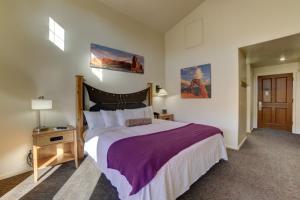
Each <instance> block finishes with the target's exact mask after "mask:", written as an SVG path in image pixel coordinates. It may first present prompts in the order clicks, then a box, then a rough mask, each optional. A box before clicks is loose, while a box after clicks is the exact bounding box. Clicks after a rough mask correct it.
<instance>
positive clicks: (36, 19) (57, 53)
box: [0, 0, 164, 179]
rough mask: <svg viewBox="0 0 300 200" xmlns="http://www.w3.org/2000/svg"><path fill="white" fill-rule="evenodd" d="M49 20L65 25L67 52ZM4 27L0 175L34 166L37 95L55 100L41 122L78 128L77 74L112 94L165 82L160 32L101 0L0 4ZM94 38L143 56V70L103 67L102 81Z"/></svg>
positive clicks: (30, 0)
mask: <svg viewBox="0 0 300 200" xmlns="http://www.w3.org/2000/svg"><path fill="white" fill-rule="evenodd" d="M48 17H52V18H53V19H54V20H56V21H57V22H58V23H59V24H60V25H61V26H63V28H64V29H65V36H66V41H65V51H64V52H62V51H61V50H60V49H58V48H57V47H56V46H54V45H53V44H52V43H50V42H49V41H48ZM0 27H1V28H0V38H1V48H0V127H1V130H0V135H1V139H0V179H1V178H5V177H8V176H11V175H14V174H17V173H19V172H22V171H24V170H28V169H29V168H28V167H27V164H26V154H27V152H28V150H29V149H30V148H31V144H32V138H31V131H32V129H33V128H34V126H35V125H36V124H35V122H36V114H35V112H33V111H31V109H30V100H31V99H32V98H36V97H37V96H40V95H44V96H46V97H47V98H50V99H53V101H54V102H53V103H54V109H53V110H51V111H47V112H46V113H44V115H43V122H44V124H46V125H49V126H57V125H66V124H73V125H74V124H75V112H74V110H75V79H74V75H76V74H82V75H84V76H85V77H86V79H87V80H88V82H89V83H91V84H92V85H94V86H96V87H98V88H100V89H103V90H108V91H110V92H120V93H126V92H133V91H137V90H140V89H144V88H145V87H146V83H147V82H148V81H152V82H155V83H160V84H162V86H164V38H163V35H162V34H160V33H157V32H155V31H153V30H151V29H149V28H147V27H145V26H144V25H142V24H140V23H138V22H136V21H133V20H131V19H129V18H128V17H126V16H124V15H121V14H118V13H116V12H114V11H112V10H111V9H109V8H107V7H105V6H104V5H102V4H100V3H98V2H97V1H96V0H85V1H82V0H51V1H35V0H27V1H20V0H9V1H1V3H0ZM91 42H94V43H97V44H101V45H106V46H109V47H113V48H117V49H121V50H125V51H129V52H132V53H137V54H140V55H143V56H144V57H145V74H144V75H140V74H131V73H124V72H115V71H108V70H103V71H102V77H103V80H102V81H100V80H99V78H98V77H97V74H98V75H100V74H101V71H96V72H95V73H93V72H92V71H91V69H90V68H89V52H90V49H89V48H90V43H91ZM158 101H159V99H157V98H156V103H159V102H158ZM155 109H156V110H158V109H160V107H159V105H158V106H157V105H156V108H155Z"/></svg>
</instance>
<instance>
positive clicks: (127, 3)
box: [98, 0, 205, 33]
mask: <svg viewBox="0 0 300 200" xmlns="http://www.w3.org/2000/svg"><path fill="white" fill-rule="evenodd" d="M98 1H99V2H101V3H103V4H105V5H106V6H108V7H111V8H112V9H114V10H117V11H118V12H120V13H122V14H125V15H127V16H129V17H131V18H133V19H135V20H138V21H140V22H142V23H143V24H145V25H147V26H150V27H152V28H153V29H156V30H157V31H159V32H162V33H165V32H167V31H168V30H169V29H170V28H172V27H173V26H174V25H175V24H177V23H178V22H179V21H180V20H181V19H182V18H184V17H185V16H186V15H188V14H189V13H190V12H191V11H192V10H194V9H195V8H196V7H197V6H198V5H200V4H201V3H202V2H204V1H205V0H98Z"/></svg>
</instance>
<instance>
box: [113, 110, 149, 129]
mask: <svg viewBox="0 0 300 200" xmlns="http://www.w3.org/2000/svg"><path fill="white" fill-rule="evenodd" d="M117 117H118V123H119V124H120V126H125V125H126V120H129V119H141V118H151V119H153V118H154V117H153V111H152V107H151V106H149V107H145V108H136V109H125V110H117Z"/></svg>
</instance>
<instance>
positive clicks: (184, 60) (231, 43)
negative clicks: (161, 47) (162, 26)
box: [165, 0, 300, 148]
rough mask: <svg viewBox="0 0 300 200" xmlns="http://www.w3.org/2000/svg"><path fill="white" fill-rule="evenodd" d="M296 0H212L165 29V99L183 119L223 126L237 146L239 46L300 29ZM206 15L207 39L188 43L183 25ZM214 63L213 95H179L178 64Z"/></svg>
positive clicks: (205, 37)
mask: <svg viewBox="0 0 300 200" xmlns="http://www.w3.org/2000/svg"><path fill="white" fill-rule="evenodd" d="M299 7H300V1H298V0H287V1H282V0H264V1H261V0H252V1H248V0H247V1H246V0H226V1H224V0H209V1H205V2H204V3H203V4H201V5H200V6H199V7H197V8H196V9H195V10H194V11H193V12H192V13H190V14H189V15H188V16H186V17H185V18H184V19H183V20H181V21H180V22H179V23H178V24H177V25H176V26H174V27H173V28H172V29H171V30H169V31H168V32H167V33H166V35H165V44H166V46H165V52H166V53H165V54H166V61H165V62H166V69H165V70H166V86H167V90H168V93H169V94H170V96H169V97H168V98H167V101H166V105H167V108H168V110H169V111H170V112H173V113H174V114H175V118H176V119H177V120H181V121H193V122H199V123H207V124H212V125H215V126H218V127H220V128H221V129H222V130H223V131H224V134H225V142H226V144H227V145H228V146H230V147H233V148H237V147H238V124H239V113H238V107H239V84H238V81H239V79H238V77H239V74H238V73H239V71H238V48H239V47H243V46H247V45H250V44H256V43H259V42H263V41H268V40H271V39H275V38H280V37H283V36H287V35H291V34H295V33H299V32H300V26H299V18H300V12H299ZM199 18H202V19H203V44H202V45H201V46H198V47H194V48H189V49H186V48H185V34H184V30H185V26H186V25H187V24H189V23H190V22H191V21H194V20H195V19H199ZM206 63H211V64H212V98H211V99H200V100H197V99H181V98H180V69H181V68H183V67H190V66H194V65H199V64H206Z"/></svg>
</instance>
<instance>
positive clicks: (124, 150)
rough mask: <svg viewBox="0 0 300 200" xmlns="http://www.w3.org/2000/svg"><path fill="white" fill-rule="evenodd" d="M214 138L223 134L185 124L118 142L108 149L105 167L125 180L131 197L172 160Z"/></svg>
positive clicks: (208, 127)
mask: <svg viewBox="0 0 300 200" xmlns="http://www.w3.org/2000/svg"><path fill="white" fill-rule="evenodd" d="M216 134H223V133H222V131H221V130H219V129H218V128H215V127H211V126H205V125H199V124H188V125H186V126H183V127H179V128H175V129H172V130H167V131H162V132H158V133H152V134H148V135H142V136H134V137H129V138H125V139H121V140H119V141H117V142H115V143H113V144H112V145H111V146H110V147H109V149H108V153H107V165H108V168H111V169H115V170H118V171H119V172H120V173H121V174H122V175H124V176H125V177H126V179H127V181H128V182H129V183H130V185H131V186H132V191H131V193H130V195H133V194H136V193H137V192H138V191H139V190H140V189H141V188H143V187H144V186H145V185H147V184H148V183H149V182H150V181H151V180H152V179H153V178H154V176H155V175H156V173H157V172H158V170H159V169H160V168H161V167H162V166H163V165H164V164H165V163H166V162H168V160H170V159H171V158H172V157H173V156H175V155H176V154H178V153H179V152H180V151H182V150H184V149H186V148H188V147H189V146H191V145H193V144H195V143H197V142H199V141H201V140H204V139H206V138H208V137H211V136H213V135H216Z"/></svg>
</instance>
